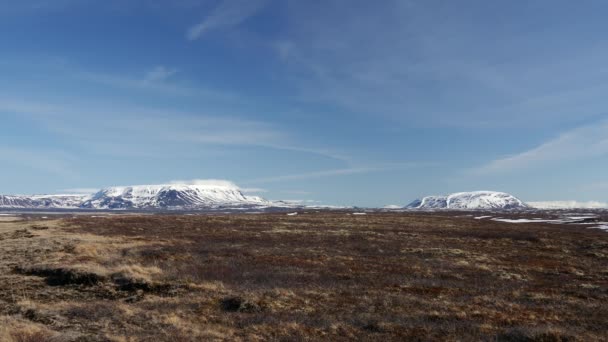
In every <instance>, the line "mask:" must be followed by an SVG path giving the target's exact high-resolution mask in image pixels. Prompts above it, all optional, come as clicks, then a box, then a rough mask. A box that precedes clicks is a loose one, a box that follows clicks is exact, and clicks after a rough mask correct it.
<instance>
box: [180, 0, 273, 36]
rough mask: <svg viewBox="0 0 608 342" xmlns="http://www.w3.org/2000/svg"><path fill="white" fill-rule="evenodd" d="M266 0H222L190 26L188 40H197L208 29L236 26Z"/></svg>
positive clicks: (251, 14) (259, 8)
mask: <svg viewBox="0 0 608 342" xmlns="http://www.w3.org/2000/svg"><path fill="white" fill-rule="evenodd" d="M267 2H268V1H267V0H222V1H221V2H220V4H219V5H218V6H217V7H216V8H215V9H213V10H212V11H211V12H210V13H209V14H208V15H207V16H206V17H205V19H203V21H201V22H200V23H198V24H196V25H194V26H192V27H190V29H189V30H188V32H187V34H186V37H187V38H188V39H189V40H197V39H199V38H201V37H202V36H203V35H205V34H206V33H208V32H210V31H213V30H222V29H228V28H232V27H235V26H238V25H239V24H241V23H242V22H243V21H245V20H247V19H248V18H250V17H251V16H253V15H255V14H256V13H258V12H259V11H260V10H261V9H262V8H264V6H265V5H266V3H267Z"/></svg>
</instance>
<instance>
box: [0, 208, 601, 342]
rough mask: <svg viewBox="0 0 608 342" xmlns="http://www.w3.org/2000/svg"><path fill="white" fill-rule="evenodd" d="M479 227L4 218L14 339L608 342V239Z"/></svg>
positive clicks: (527, 227)
mask: <svg viewBox="0 0 608 342" xmlns="http://www.w3.org/2000/svg"><path fill="white" fill-rule="evenodd" d="M479 215H483V214H479ZM537 215H538V214H537ZM474 216H476V214H472V213H466V215H465V214H463V213H462V212H445V213H420V212H414V213H412V212H406V213H390V212H388V213H368V214H367V215H352V213H349V212H340V211H333V212H325V211H320V212H316V211H310V212H300V213H299V214H298V215H291V216H288V215H285V213H273V214H252V215H247V214H241V215H106V216H97V217H96V216H91V215H77V216H72V215H50V216H42V215H35V214H18V215H15V216H9V215H5V216H2V217H0V340H2V341H15V342H16V341H19V342H27V341H29V342H39V341H117V342H118V341H150V340H154V341H173V342H179V341H206V340H212V341H213V340H217V341H268V340H270V341H317V340H331V341H347V340H369V341H376V340H378V341H389V340H395V341H416V340H418V341H480V340H481V341H605V340H607V339H608V233H607V232H605V231H602V230H599V229H588V227H587V226H582V225H568V224H549V223H543V222H539V223H537V222H529V223H522V224H510V223H505V222H496V221H491V220H487V219H475V217H474Z"/></svg>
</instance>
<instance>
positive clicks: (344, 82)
mask: <svg viewBox="0 0 608 342" xmlns="http://www.w3.org/2000/svg"><path fill="white" fill-rule="evenodd" d="M605 13H608V2H606V1H593V0H588V1H560V0H551V1H544V0H543V1H535V0H530V1H523V0H522V1H519V0H517V1H501V2H495V1H491V2H488V1H482V0H463V1H457V2H456V1H434V0H424V1H416V0H385V1H367V0H306V1H304V0H172V1H163V0H130V1H129V0H104V1H95V0H56V1H46V0H45V1H43V0H20V1H2V0H0V44H1V46H0V49H1V53H0V75H1V77H0V165H1V167H2V168H1V170H2V171H1V172H0V193H2V194H31V193H37V194H39V193H65V192H76V191H91V190H89V189H97V188H102V187H107V186H114V185H136V184H165V183H170V182H174V181H175V180H192V179H224V180H229V181H231V182H234V183H236V184H238V186H240V187H241V188H242V189H243V190H244V191H246V192H247V193H250V194H255V195H259V196H263V197H265V198H268V199H276V200H278V199H282V200H298V201H304V202H305V203H316V204H333V205H358V206H383V205H389V204H397V205H405V204H407V203H409V202H410V201H412V200H413V199H415V198H418V197H420V196H424V195H434V194H447V193H452V192H458V191H473V190H496V191H505V192H509V193H511V194H513V195H515V196H517V197H519V198H521V199H522V200H524V201H557V200H560V201H599V202H608V175H607V172H606V171H607V170H608V96H607V95H608V38H607V37H608V36H606V32H607V31H608V21H606V20H605Z"/></svg>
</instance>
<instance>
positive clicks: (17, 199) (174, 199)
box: [0, 184, 294, 210]
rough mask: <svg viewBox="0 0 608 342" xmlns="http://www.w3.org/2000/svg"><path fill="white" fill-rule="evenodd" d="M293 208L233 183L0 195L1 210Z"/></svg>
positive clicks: (144, 186)
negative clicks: (246, 193) (251, 193)
mask: <svg viewBox="0 0 608 342" xmlns="http://www.w3.org/2000/svg"><path fill="white" fill-rule="evenodd" d="M288 206H289V207H293V206H294V205H289V204H287V203H284V202H271V201H267V200H265V199H263V198H261V197H257V196H246V195H244V194H243V193H242V192H241V190H240V189H239V188H238V187H236V186H231V185H226V184H205V185H174V184H169V185H138V186H126V187H110V188H106V189H102V190H100V191H98V192H97V193H95V194H93V195H35V196H19V195H11V196H4V195H0V209H2V208H3V209H91V210H112V209H122V210H125V209H142V210H145V209H149V210H153V209H170V210H199V209H217V208H256V207H257V208H263V207H288Z"/></svg>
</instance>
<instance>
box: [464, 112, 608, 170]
mask: <svg viewBox="0 0 608 342" xmlns="http://www.w3.org/2000/svg"><path fill="white" fill-rule="evenodd" d="M606 154H608V121H602V122H599V123H597V124H594V125H588V126H583V127H579V128H576V129H574V130H571V131H568V132H566V133H563V134H561V135H560V136H558V137H556V138H554V139H552V140H549V141H547V142H545V143H543V144H541V145H540V146H537V147H535V148H532V149H530V150H528V151H524V152H521V153H519V154H516V155H513V156H508V157H504V158H500V159H496V160H494V161H491V162H489V163H487V164H486V165H483V166H481V167H480V168H478V169H475V170H474V173H476V174H492V173H498V172H509V171H514V170H521V169H528V168H533V167H538V166H543V165H546V164H549V163H557V162H563V161H568V160H577V159H585V158H594V157H599V156H604V155H606Z"/></svg>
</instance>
